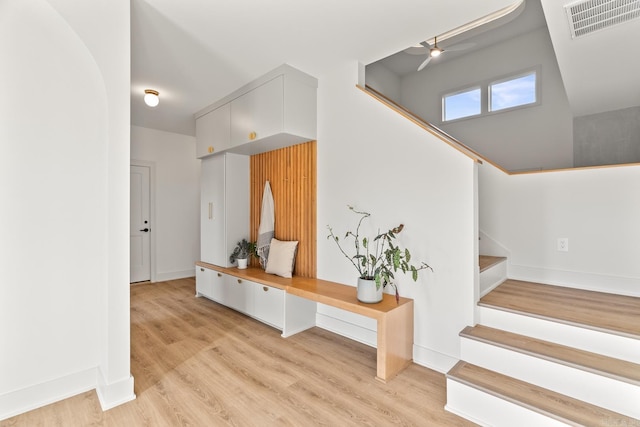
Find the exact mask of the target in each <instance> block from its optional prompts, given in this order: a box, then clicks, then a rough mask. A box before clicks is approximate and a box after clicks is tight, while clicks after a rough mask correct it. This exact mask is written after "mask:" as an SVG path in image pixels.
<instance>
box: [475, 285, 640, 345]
mask: <svg viewBox="0 0 640 427" xmlns="http://www.w3.org/2000/svg"><path fill="white" fill-rule="evenodd" d="M568 301H570V303H569V304H568V303H567V302H568ZM479 305H481V306H487V307H493V308H496V309H500V310H506V311H511V312H518V313H526V314H528V315H532V316H536V317H540V318H544V319H549V320H553V321H560V322H565V323H568V324H572V325H578V326H584V327H588V328H592V329H596V330H603V331H607V332H611V333H615V334H619V335H623V336H628V337H632V338H638V339H640V298H634V297H628V296H623V295H614V294H607V293H603V292H593V291H585V290H581V289H572V288H566V287H560V286H551V285H541V284H539V283H530V282H523V281H520V280H511V279H509V280H506V281H505V282H504V283H502V284H501V285H500V286H498V287H497V288H496V289H494V290H493V291H492V292H490V293H489V294H487V295H485V296H484V297H482V298H481V299H480V302H479Z"/></svg>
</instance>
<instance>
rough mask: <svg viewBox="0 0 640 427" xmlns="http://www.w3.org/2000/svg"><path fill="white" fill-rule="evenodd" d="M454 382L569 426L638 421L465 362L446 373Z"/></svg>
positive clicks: (632, 422)
mask: <svg viewBox="0 0 640 427" xmlns="http://www.w3.org/2000/svg"><path fill="white" fill-rule="evenodd" d="M447 380H452V381H456V382H459V383H461V384H464V385H466V386H468V387H472V388H475V389H477V390H480V391H482V392H484V393H488V394H490V395H492V396H495V397H497V398H499V399H502V400H506V401H508V402H511V403H513V404H516V405H519V406H522V407H524V408H527V409H529V410H531V411H534V412H537V413H540V414H544V415H545V416H547V417H550V418H553V419H555V420H559V421H562V422H565V423H567V424H569V425H580V426H598V425H629V426H631V425H636V424H637V422H638V420H636V419H634V418H630V417H627V416H624V415H621V414H618V413H616V412H613V411H609V410H607V409H603V408H600V407H598V406H595V405H591V404H589V403H585V402H583V401H580V400H577V399H573V398H571V397H568V396H565V395H562V394H560V393H556V392H554V391H551V390H547V389H544V388H541V387H537V386H535V385H532V384H529V383H527V382H524V381H520V380H517V379H514V378H511V377H508V376H506V375H502V374H499V373H497V372H494V371H490V370H488V369H484V368H481V367H478V366H475V365H472V364H470V363H467V362H465V361H460V362H458V363H457V364H456V365H455V366H454V367H453V368H451V370H450V371H449V372H448V373H447Z"/></svg>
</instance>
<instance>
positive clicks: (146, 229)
mask: <svg viewBox="0 0 640 427" xmlns="http://www.w3.org/2000/svg"><path fill="white" fill-rule="evenodd" d="M140 231H144V232H145V233H148V232H149V229H148V228H143V229H142V230H140Z"/></svg>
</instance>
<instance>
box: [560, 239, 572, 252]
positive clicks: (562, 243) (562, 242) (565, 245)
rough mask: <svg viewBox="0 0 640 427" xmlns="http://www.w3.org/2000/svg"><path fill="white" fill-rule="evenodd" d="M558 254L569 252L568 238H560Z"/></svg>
mask: <svg viewBox="0 0 640 427" xmlns="http://www.w3.org/2000/svg"><path fill="white" fill-rule="evenodd" d="M557 249H558V252H569V238H568V237H558V245H557Z"/></svg>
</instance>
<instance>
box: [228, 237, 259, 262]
mask: <svg viewBox="0 0 640 427" xmlns="http://www.w3.org/2000/svg"><path fill="white" fill-rule="evenodd" d="M255 251H256V244H255V243H253V242H249V241H247V239H242V240H241V241H240V242H238V244H237V245H236V247H235V249H234V250H233V252H232V253H231V255H230V256H229V262H230V263H231V264H233V263H234V262H237V263H238V268H239V269H245V268H247V263H248V261H249V257H250V256H251V255H253V254H255Z"/></svg>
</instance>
